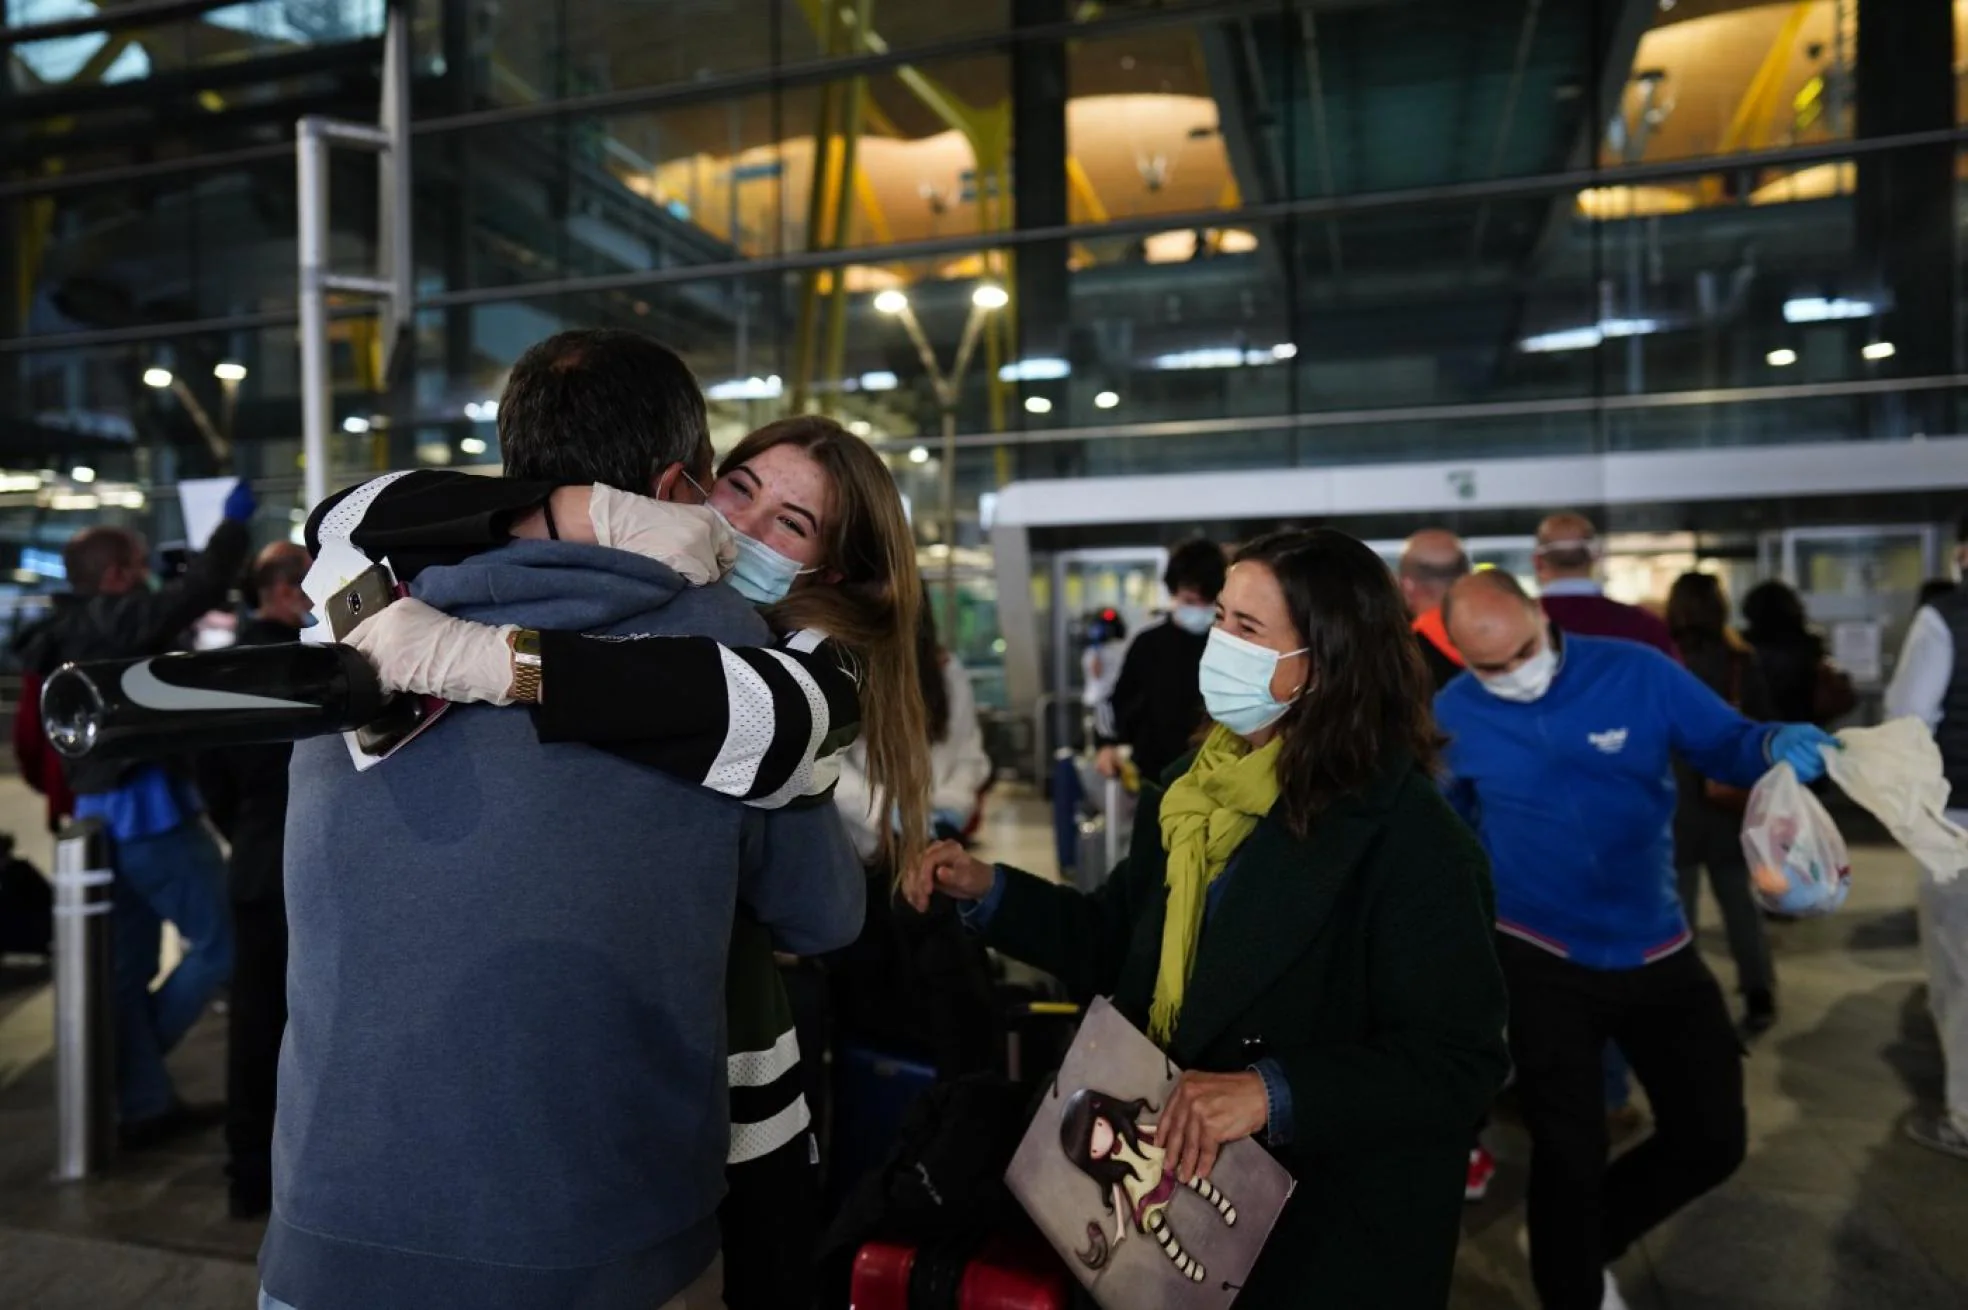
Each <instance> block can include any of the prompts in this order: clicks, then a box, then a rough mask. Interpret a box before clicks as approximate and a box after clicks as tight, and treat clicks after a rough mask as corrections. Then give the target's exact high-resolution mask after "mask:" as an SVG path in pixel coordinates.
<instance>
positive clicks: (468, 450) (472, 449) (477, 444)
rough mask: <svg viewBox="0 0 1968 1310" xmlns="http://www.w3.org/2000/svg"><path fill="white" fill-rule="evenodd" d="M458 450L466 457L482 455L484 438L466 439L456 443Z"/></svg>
mask: <svg viewBox="0 0 1968 1310" xmlns="http://www.w3.org/2000/svg"><path fill="white" fill-rule="evenodd" d="M458 449H459V450H462V451H464V452H465V454H467V455H483V454H484V453H485V438H483V437H466V438H465V439H464V440H463V441H460V442H459V443H458Z"/></svg>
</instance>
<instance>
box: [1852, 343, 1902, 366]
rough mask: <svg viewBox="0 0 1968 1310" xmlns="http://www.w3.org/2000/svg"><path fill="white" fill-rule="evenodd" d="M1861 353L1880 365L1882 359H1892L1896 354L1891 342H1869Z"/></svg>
mask: <svg viewBox="0 0 1968 1310" xmlns="http://www.w3.org/2000/svg"><path fill="white" fill-rule="evenodd" d="M1859 353H1860V354H1861V355H1864V356H1865V357H1866V358H1867V359H1869V360H1872V361H1873V362H1874V363H1878V362H1879V361H1880V360H1882V359H1891V358H1892V357H1893V355H1894V353H1895V352H1894V349H1893V343H1892V342H1890V341H1868V342H1867V343H1866V344H1865V347H1864V348H1863V349H1862V350H1860V351H1859Z"/></svg>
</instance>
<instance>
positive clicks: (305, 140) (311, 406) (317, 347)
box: [294, 114, 334, 509]
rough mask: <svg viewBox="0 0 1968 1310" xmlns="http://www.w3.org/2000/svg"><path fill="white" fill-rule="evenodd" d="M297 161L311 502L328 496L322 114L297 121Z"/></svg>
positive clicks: (305, 458)
mask: <svg viewBox="0 0 1968 1310" xmlns="http://www.w3.org/2000/svg"><path fill="white" fill-rule="evenodd" d="M294 146H295V149H294V166H295V173H296V182H297V185H298V189H299V193H300V240H299V247H300V278H301V287H300V318H301V461H302V483H301V485H302V488H303V491H304V496H305V499H306V501H307V506H306V507H307V508H308V509H312V508H314V507H315V506H316V505H319V504H320V503H321V502H322V501H324V500H326V499H327V498H328V423H329V420H330V419H331V418H332V417H333V414H334V405H333V397H332V396H331V395H330V393H329V373H328V301H327V297H326V293H325V291H324V288H323V287H322V278H323V276H324V275H325V274H326V273H327V264H328V142H327V140H326V139H325V138H324V137H323V135H322V121H321V119H319V118H317V117H315V116H313V115H311V114H310V115H309V116H307V117H306V118H303V119H301V121H300V123H299V124H297V125H296V127H295V142H294Z"/></svg>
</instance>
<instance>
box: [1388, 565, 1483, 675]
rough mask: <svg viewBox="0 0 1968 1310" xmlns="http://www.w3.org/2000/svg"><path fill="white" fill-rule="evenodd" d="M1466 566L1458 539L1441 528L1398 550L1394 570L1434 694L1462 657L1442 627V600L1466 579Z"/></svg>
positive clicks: (1459, 667)
mask: <svg viewBox="0 0 1968 1310" xmlns="http://www.w3.org/2000/svg"><path fill="white" fill-rule="evenodd" d="M1470 567H1471V566H1470V563H1469V552H1468V551H1467V550H1465V549H1464V548H1463V544H1462V538H1461V537H1458V536H1457V535H1456V534H1455V533H1453V532H1450V531H1448V530H1447V529H1445V528H1424V529H1422V530H1421V531H1420V532H1417V533H1415V534H1414V535H1413V536H1412V537H1409V538H1408V540H1407V544H1406V545H1404V546H1402V547H1401V562H1400V564H1399V565H1397V566H1396V568H1395V570H1394V574H1395V577H1396V578H1398V579H1399V580H1400V583H1401V599H1402V600H1404V601H1406V602H1407V606H1408V614H1409V616H1410V617H1411V618H1413V619H1414V630H1415V637H1416V639H1417V640H1419V641H1420V642H1421V658H1422V659H1423V660H1424V661H1425V662H1426V663H1427V665H1428V676H1429V677H1430V678H1431V679H1433V680H1434V683H1435V690H1436V691H1440V690H1441V689H1442V688H1444V687H1446V686H1448V684H1449V681H1450V679H1452V678H1454V677H1456V676H1457V675H1459V674H1460V673H1461V672H1462V655H1461V653H1460V652H1459V651H1457V650H1456V648H1455V643H1454V642H1452V641H1450V640H1449V634H1448V633H1447V632H1446V631H1444V630H1443V627H1442V598H1443V597H1444V596H1446V595H1448V594H1449V588H1450V587H1453V586H1454V585H1455V584H1456V583H1457V581H1459V580H1460V579H1462V578H1466V577H1468V576H1469V570H1470Z"/></svg>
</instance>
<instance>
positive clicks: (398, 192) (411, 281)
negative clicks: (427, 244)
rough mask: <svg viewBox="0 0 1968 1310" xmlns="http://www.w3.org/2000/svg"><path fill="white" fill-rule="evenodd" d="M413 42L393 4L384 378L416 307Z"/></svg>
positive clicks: (387, 64)
mask: <svg viewBox="0 0 1968 1310" xmlns="http://www.w3.org/2000/svg"><path fill="white" fill-rule="evenodd" d="M414 43H415V37H414V36H413V34H412V33H411V30H410V6H409V5H408V4H407V3H403V0H398V2H397V3H394V4H391V5H390V10H389V27H388V29H387V32H386V34H385V36H384V38H383V105H382V115H381V118H382V127H383V131H384V132H386V133H388V134H389V148H388V149H386V150H384V151H383V152H382V153H381V154H380V155H378V156H377V159H376V170H377V173H378V177H377V183H378V185H377V188H376V196H377V210H378V212H377V215H376V220H377V236H378V238H379V240H380V243H381V255H382V264H383V269H382V271H383V276H384V277H385V278H387V279H388V280H389V283H390V291H389V298H388V307H387V310H386V314H387V316H386V318H385V319H384V322H385V324H386V325H387V326H388V328H389V334H388V336H387V337H386V339H385V341H384V347H383V349H384V365H383V375H384V376H385V377H388V376H390V375H391V374H392V373H393V372H394V371H395V367H396V352H397V351H398V350H401V349H404V348H406V347H405V334H406V333H407V332H408V331H409V329H410V321H411V317H412V313H413V308H414V306H415V303H416V298H417V296H416V265H415V264H414V263H412V262H411V252H410V232H411V222H410V60H411V54H412V50H411V47H412V45H413V44H414Z"/></svg>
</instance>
